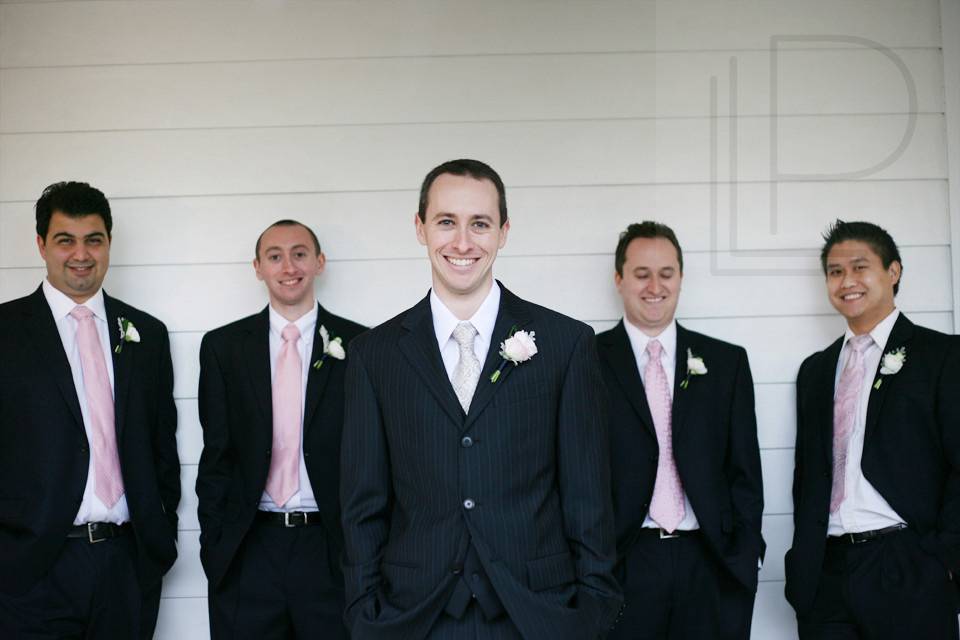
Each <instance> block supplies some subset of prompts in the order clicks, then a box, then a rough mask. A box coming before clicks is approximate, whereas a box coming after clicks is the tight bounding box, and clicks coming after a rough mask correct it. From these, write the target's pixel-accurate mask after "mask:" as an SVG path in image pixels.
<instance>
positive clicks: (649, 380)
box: [643, 340, 684, 532]
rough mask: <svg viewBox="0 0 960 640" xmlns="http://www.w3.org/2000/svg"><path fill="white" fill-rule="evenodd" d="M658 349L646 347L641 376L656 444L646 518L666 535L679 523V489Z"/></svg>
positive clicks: (652, 343)
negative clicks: (651, 492) (655, 458)
mask: <svg viewBox="0 0 960 640" xmlns="http://www.w3.org/2000/svg"><path fill="white" fill-rule="evenodd" d="M662 349H663V347H662V346H661V345H660V343H659V342H658V341H657V340H651V341H650V342H648V343H647V355H648V356H649V359H648V360H647V367H646V369H645V371H644V376H643V379H644V389H645V391H646V393H647V404H648V405H649V406H650V415H651V416H652V417H653V426H654V428H655V429H656V431H657V444H658V445H659V446H660V456H659V457H658V459H657V479H656V481H655V482H654V485H653V498H651V499H650V517H651V518H653V520H654V521H656V523H657V524H659V525H660V526H661V527H663V528H664V529H666V530H667V531H669V532H673V531H675V530H676V528H677V527H678V526H679V525H680V521H681V520H683V515H684V508H683V487H682V486H681V485H680V474H679V473H677V464H676V462H675V461H674V459H673V434H672V431H673V429H672V426H671V424H670V412H671V402H670V387H669V386H668V385H667V374H666V373H665V372H664V370H663V364H661V362H660V352H661V350H662Z"/></svg>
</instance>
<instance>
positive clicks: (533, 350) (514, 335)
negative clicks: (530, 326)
mask: <svg viewBox="0 0 960 640" xmlns="http://www.w3.org/2000/svg"><path fill="white" fill-rule="evenodd" d="M516 329H517V328H516V327H513V328H511V329H510V334H509V335H508V336H507V339H506V340H504V341H503V342H501V343H500V357H501V358H503V361H502V362H501V363H500V366H499V367H497V370H496V371H494V372H493V373H492V374H490V382H496V381H497V380H499V379H500V373H501V372H502V371H503V369H504V367H506V366H507V363H508V362H512V363H513V364H514V366H516V365H519V364H520V363H521V362H526V361H527V360H529V359H530V358H532V357H533V356H535V355H537V344H536V338H535V337H534V336H535V335H536V332H535V331H530V332H529V333H528V332H526V331H517V330H516Z"/></svg>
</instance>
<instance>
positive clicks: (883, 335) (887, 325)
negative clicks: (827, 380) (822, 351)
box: [841, 308, 900, 352]
mask: <svg viewBox="0 0 960 640" xmlns="http://www.w3.org/2000/svg"><path fill="white" fill-rule="evenodd" d="M899 317H900V310H899V309H897V308H894V310H893V311H891V312H890V314H889V315H888V316H887V317H886V318H884V319H883V320H881V321H880V322H878V323H877V326H875V327H874V328H873V330H872V331H871V332H870V337H871V338H873V342H874V343H875V344H876V345H877V347H878V348H880V349H883V348H884V347H886V346H887V340H888V339H889V338H890V332H892V331H893V325H895V324H896V323H897V318H899ZM853 337H854V333H853V331H851V330H850V327H847V330H846V332H845V333H844V334H843V345H842V346H843V347H846V346H847V342H849V341H850V339H851V338H853ZM842 351H843V349H841V352H842Z"/></svg>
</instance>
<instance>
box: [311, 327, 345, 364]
mask: <svg viewBox="0 0 960 640" xmlns="http://www.w3.org/2000/svg"><path fill="white" fill-rule="evenodd" d="M317 333H319V334H320V339H321V340H323V355H322V356H320V359H319V360H317V361H316V362H314V363H313V368H314V369H319V368H320V367H322V366H323V362H324V360H326V359H327V358H328V357H330V358H333V359H334V360H343V359H344V358H346V357H347V352H346V351H345V350H344V349H343V340H342V339H341V338H340V336H336V337H333V338H331V337H330V332H329V331H327V328H326V327H325V326H323V325H320V329H319V330H318V331H317Z"/></svg>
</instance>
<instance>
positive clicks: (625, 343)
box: [600, 320, 657, 437]
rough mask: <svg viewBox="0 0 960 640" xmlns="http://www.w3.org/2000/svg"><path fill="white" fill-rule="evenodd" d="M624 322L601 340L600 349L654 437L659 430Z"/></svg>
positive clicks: (638, 415) (631, 403)
mask: <svg viewBox="0 0 960 640" xmlns="http://www.w3.org/2000/svg"><path fill="white" fill-rule="evenodd" d="M623 322H624V321H623V320H621V321H620V322H618V323H617V326H615V327H614V328H613V330H612V331H611V333H610V334H608V335H605V336H604V337H603V338H602V339H601V340H600V349H601V350H602V353H603V357H604V358H605V359H606V360H607V362H609V363H610V367H611V368H612V369H613V372H614V374H615V375H616V378H617V382H618V383H619V384H620V386H621V387H622V388H623V392H624V395H625V396H626V397H627V400H629V402H630V406H632V407H633V410H634V411H635V412H636V414H637V417H638V418H640V422H642V423H643V426H645V427H646V428H647V431H649V432H650V434H651V435H652V436H654V437H656V435H657V430H656V429H655V428H654V426H653V417H652V416H651V415H650V405H648V404H647V393H646V389H645V388H644V386H643V380H642V379H641V377H640V370H639V369H637V360H636V358H635V357H634V355H633V347H632V346H631V345H630V338H629V336H627V330H626V329H625V328H624V326H623Z"/></svg>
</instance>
